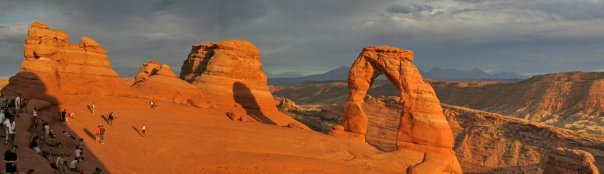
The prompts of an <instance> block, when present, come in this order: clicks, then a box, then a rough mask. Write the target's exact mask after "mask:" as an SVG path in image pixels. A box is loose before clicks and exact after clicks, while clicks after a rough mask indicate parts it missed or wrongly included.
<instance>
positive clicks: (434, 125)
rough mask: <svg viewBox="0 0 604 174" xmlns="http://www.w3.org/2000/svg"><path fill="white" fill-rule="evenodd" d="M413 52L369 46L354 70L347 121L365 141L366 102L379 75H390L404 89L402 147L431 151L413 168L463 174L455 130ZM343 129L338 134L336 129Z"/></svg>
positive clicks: (344, 122)
mask: <svg viewBox="0 0 604 174" xmlns="http://www.w3.org/2000/svg"><path fill="white" fill-rule="evenodd" d="M412 60H413V52H412V51H409V50H402V49H399V48H394V47H388V46H374V47H367V48H364V49H363V52H361V54H360V55H359V57H358V58H357V60H356V61H355V62H354V64H353V65H352V67H351V68H350V72H349V74H348V84H349V85H348V86H349V89H350V91H349V95H348V102H347V104H346V109H345V112H344V118H343V120H342V125H343V127H344V130H345V131H347V132H350V133H352V134H353V136H355V137H360V139H363V140H364V137H365V134H366V133H367V126H368V119H367V116H366V115H365V113H364V111H363V109H362V105H363V98H364V97H365V95H366V93H367V91H368V90H369V88H371V84H372V83H373V80H374V79H375V78H376V77H377V76H378V75H380V74H384V75H386V77H387V78H388V80H390V81H391V82H392V83H393V84H394V85H395V86H396V87H397V89H398V90H399V92H400V97H401V100H400V105H401V106H402V109H403V112H402V113H401V119H400V124H399V129H398V134H397V139H396V141H397V143H396V144H397V146H398V148H399V149H401V148H405V149H412V150H416V151H420V152H425V155H424V161H422V162H421V163H419V164H417V165H415V166H413V167H411V168H410V169H409V171H408V172H409V173H445V172H452V173H461V168H460V167H459V164H458V162H457V158H456V157H455V154H454V153H453V150H452V148H453V134H452V132H451V128H450V127H449V125H448V122H447V120H446V119H445V117H444V115H443V112H442V108H441V107H440V102H439V101H438V98H436V95H435V94H434V91H433V90H432V87H430V85H429V84H427V83H425V82H424V80H423V78H422V77H421V75H420V74H419V71H418V70H417V68H416V67H415V66H414V65H413V64H412V63H411V61H412ZM335 134H337V133H335Z"/></svg>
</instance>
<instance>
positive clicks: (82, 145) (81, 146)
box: [78, 138, 84, 149]
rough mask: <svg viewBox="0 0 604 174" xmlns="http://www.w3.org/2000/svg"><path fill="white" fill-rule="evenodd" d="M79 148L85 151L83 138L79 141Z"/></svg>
mask: <svg viewBox="0 0 604 174" xmlns="http://www.w3.org/2000/svg"><path fill="white" fill-rule="evenodd" d="M78 147H79V148H80V149H84V139H83V138H80V139H79V140H78Z"/></svg>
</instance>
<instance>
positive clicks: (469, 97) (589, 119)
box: [433, 72, 604, 135]
mask: <svg viewBox="0 0 604 174" xmlns="http://www.w3.org/2000/svg"><path fill="white" fill-rule="evenodd" d="M433 86H434V89H435V90H436V93H437V95H438V98H439V99H441V101H442V102H443V103H447V104H452V105H458V106H465V107H469V108H472V109H479V110H484V111H489V112H495V113H500V114H504V115H512V116H515V117H518V118H524V119H528V120H533V121H539V122H543V123H546V124H550V125H554V126H558V127H562V128H567V129H571V130H577V131H581V132H587V133H592V134H595V135H603V134H604V117H602V116H603V115H604V73H602V72H567V73H556V74H546V75H538V76H534V77H532V78H530V79H528V80H525V81H521V82H516V83H491V84H480V83H467V82H434V83H433Z"/></svg>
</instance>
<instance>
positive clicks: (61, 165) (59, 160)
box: [55, 152, 67, 174]
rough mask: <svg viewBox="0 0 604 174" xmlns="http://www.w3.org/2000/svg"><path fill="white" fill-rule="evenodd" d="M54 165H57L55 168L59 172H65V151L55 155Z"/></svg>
mask: <svg viewBox="0 0 604 174" xmlns="http://www.w3.org/2000/svg"><path fill="white" fill-rule="evenodd" d="M55 165H56V166H57V170H59V173H60V174H67V159H66V158H65V152H63V153H61V155H60V156H59V157H57V161H55Z"/></svg>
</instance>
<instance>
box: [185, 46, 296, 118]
mask: <svg viewBox="0 0 604 174" xmlns="http://www.w3.org/2000/svg"><path fill="white" fill-rule="evenodd" d="M180 78H181V79H183V80H185V81H188V82H190V83H192V84H193V85H195V86H197V87H199V88H200V89H201V90H202V92H203V93H204V94H207V95H211V96H207V97H206V98H207V99H208V100H209V101H208V102H213V103H212V104H214V105H216V106H217V107H226V108H233V107H234V106H235V107H238V108H239V109H237V108H233V112H235V114H247V115H250V116H252V117H253V118H254V119H256V120H258V121H260V122H262V123H268V124H277V125H280V126H287V125H289V123H291V122H296V123H297V121H296V120H294V119H292V118H291V117H289V116H287V115H285V114H283V113H281V112H279V111H278V110H277V107H276V103H275V101H274V99H273V96H272V94H271V93H270V92H269V89H268V86H267V84H266V75H265V74H264V71H263V70H262V62H261V60H260V52H258V49H257V48H256V46H255V45H254V44H252V43H250V42H248V41H244V40H227V41H224V42H206V43H201V44H198V45H194V46H193V48H192V49H191V52H190V53H189V56H188V58H187V60H185V61H184V64H183V66H182V68H181V72H180ZM234 103H235V105H233V104H234Z"/></svg>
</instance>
